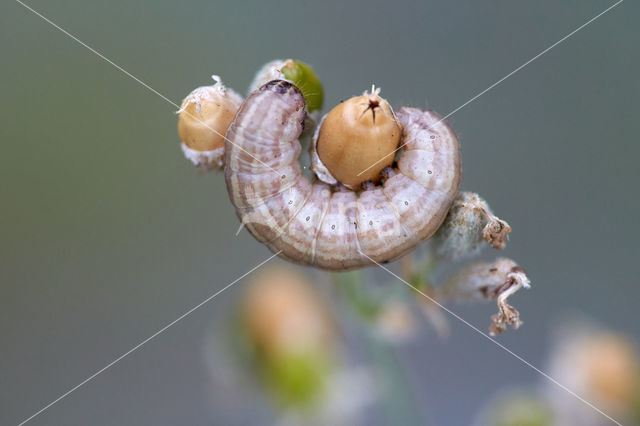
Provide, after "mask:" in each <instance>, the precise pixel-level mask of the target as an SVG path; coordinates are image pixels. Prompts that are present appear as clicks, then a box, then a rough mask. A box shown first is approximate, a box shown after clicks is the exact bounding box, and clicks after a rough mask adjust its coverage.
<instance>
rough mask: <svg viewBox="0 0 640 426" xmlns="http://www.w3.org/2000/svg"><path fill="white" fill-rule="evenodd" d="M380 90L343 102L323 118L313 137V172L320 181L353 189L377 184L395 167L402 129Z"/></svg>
mask: <svg viewBox="0 0 640 426" xmlns="http://www.w3.org/2000/svg"><path fill="white" fill-rule="evenodd" d="M379 91H380V90H379V89H378V90H373V91H372V93H371V94H369V93H368V92H365V93H364V94H363V95H362V96H356V97H353V98H351V99H349V100H347V101H344V102H342V103H341V104H339V105H338V106H336V107H335V108H333V109H332V110H331V111H330V112H329V113H328V114H327V115H326V116H325V117H324V119H323V121H322V123H321V125H320V128H319V130H318V131H317V132H316V135H315V136H314V144H313V146H314V147H315V150H316V152H317V158H316V156H315V155H314V154H313V152H312V157H313V158H312V162H313V165H312V169H313V170H314V171H315V172H316V174H317V175H318V177H319V178H320V179H321V180H323V181H325V182H327V183H336V181H337V182H340V183H342V184H343V185H345V186H347V187H350V188H354V187H357V186H358V185H360V184H361V183H363V182H365V181H369V180H371V181H374V182H375V181H378V180H379V179H380V172H381V171H382V169H384V168H385V167H387V166H390V165H391V164H393V160H394V158H395V151H396V149H397V147H398V143H399V141H400V134H401V130H400V126H399V125H398V122H397V119H396V116H395V114H394V113H393V110H392V109H391V106H390V105H389V103H388V102H387V101H386V100H385V99H383V98H381V97H380V96H378V93H379ZM312 149H313V148H312ZM327 173H328V174H329V175H330V176H327ZM332 180H333V181H332Z"/></svg>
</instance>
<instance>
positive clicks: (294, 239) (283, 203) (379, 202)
mask: <svg viewBox="0 0 640 426" xmlns="http://www.w3.org/2000/svg"><path fill="white" fill-rule="evenodd" d="M305 115H306V112H305V100H304V98H303V96H302V93H301V91H300V90H299V89H298V88H297V87H296V86H295V85H293V84H292V83H290V82H288V81H284V80H273V81H270V82H269V83H267V84H265V85H264V86H262V87H261V88H259V89H258V90H256V91H254V92H252V93H251V94H250V95H249V96H248V97H247V99H246V100H245V101H244V103H243V104H242V106H241V107H240V109H239V111H238V113H237V114H236V116H235V118H234V120H233V121H232V123H231V125H230V126H229V128H228V130H227V134H226V138H227V141H226V142H225V180H226V184H227V190H228V192H229V197H230V199H231V201H232V203H233V205H234V206H235V208H236V212H237V214H238V217H239V219H240V220H241V221H242V223H243V224H244V225H245V226H246V227H247V229H248V230H249V231H250V232H251V234H253V236H254V237H255V238H256V239H258V240H259V241H260V242H262V243H263V244H265V245H266V246H267V247H269V248H270V249H271V250H272V251H273V252H274V253H279V255H280V256H282V257H284V258H286V259H289V260H291V261H293V262H296V263H300V264H304V265H311V266H315V267H318V268H322V269H327V270H334V271H346V270H350V269H356V268H360V267H363V266H367V265H371V264H373V261H375V262H379V263H385V262H388V261H392V260H394V259H397V258H398V257H400V256H402V255H404V254H406V253H407V252H409V251H410V250H412V249H413V248H414V247H415V246H416V245H418V244H419V243H421V242H422V241H425V240H426V239H428V238H429V237H431V236H432V235H433V234H434V232H435V231H436V230H437V229H438V227H439V226H440V225H441V223H442V222H443V221H444V219H445V217H446V214H447V211H448V210H449V208H450V207H451V204H452V202H453V200H454V198H455V196H456V194H457V193H458V189H459V186H460V181H461V175H462V171H461V169H462V166H461V159H460V144H459V142H458V138H457V137H456V135H455V133H454V132H453V130H452V129H451V128H450V127H449V125H448V124H447V123H445V122H444V121H443V120H442V119H441V117H440V116H439V115H438V114H437V113H435V112H432V111H422V110H419V109H416V108H407V107H403V108H401V109H400V110H399V111H398V112H397V114H396V115H397V118H398V121H399V124H400V127H401V129H402V136H401V146H403V152H402V153H401V155H400V157H399V159H398V161H397V167H393V168H391V167H389V168H387V169H386V171H385V173H384V176H385V179H384V183H383V185H377V186H375V185H369V186H367V187H366V188H365V189H363V190H361V191H352V190H349V189H345V188H341V189H340V190H335V188H332V186H330V185H328V184H326V183H324V182H321V181H319V180H316V181H315V182H311V181H309V179H308V178H307V177H306V176H305V175H303V174H302V170H301V166H300V164H299V162H298V157H299V155H300V151H301V146H300V142H299V141H298V138H299V137H300V135H301V133H302V131H303V126H304V119H305ZM372 260H373V261H372Z"/></svg>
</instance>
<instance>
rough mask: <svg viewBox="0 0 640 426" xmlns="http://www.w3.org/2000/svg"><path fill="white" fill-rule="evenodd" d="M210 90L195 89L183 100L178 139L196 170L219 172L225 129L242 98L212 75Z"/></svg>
mask: <svg viewBox="0 0 640 426" xmlns="http://www.w3.org/2000/svg"><path fill="white" fill-rule="evenodd" d="M213 79H214V80H215V81H216V83H215V84H214V85H213V86H203V87H198V88H197V89H195V90H194V91H192V92H191V93H189V95H188V96H187V97H186V98H184V100H183V101H182V105H181V107H180V110H179V111H178V114H179V118H178V136H179V137H180V140H181V141H182V145H181V146H182V151H183V152H184V155H185V157H186V158H187V159H188V160H189V161H191V162H192V163H193V164H194V165H196V166H203V167H207V168H210V169H222V167H223V166H224V140H225V133H226V132H227V127H229V124H231V121H232V120H233V118H234V117H235V115H236V112H237V111H238V109H239V108H240V105H241V104H242V97H241V96H240V95H238V94H237V93H236V92H234V91H233V90H232V89H229V88H227V87H225V86H224V85H223V84H222V81H221V80H220V77H218V76H216V75H214V76H213Z"/></svg>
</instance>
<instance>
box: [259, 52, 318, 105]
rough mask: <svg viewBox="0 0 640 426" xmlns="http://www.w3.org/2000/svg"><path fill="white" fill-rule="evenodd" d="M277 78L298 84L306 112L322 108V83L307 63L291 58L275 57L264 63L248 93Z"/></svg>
mask: <svg viewBox="0 0 640 426" xmlns="http://www.w3.org/2000/svg"><path fill="white" fill-rule="evenodd" d="M278 79H282V80H288V81H290V82H292V83H293V84H295V85H296V86H298V88H299V89H300V90H301V91H302V95H303V96H304V99H305V101H306V103H307V112H310V113H311V112H314V111H319V110H320V109H321V108H322V102H323V100H324V91H323V89H322V83H321V82H320V80H319V79H318V77H317V76H316V74H315V73H314V72H313V70H312V69H311V67H310V66H309V65H307V64H305V63H304V62H300V61H296V60H293V59H286V60H281V59H276V60H273V61H270V62H267V63H266V64H264V65H263V66H262V68H260V70H259V71H258V72H257V73H256V75H255V77H254V78H253V81H252V82H251V84H250V85H249V93H251V92H253V91H254V90H257V89H258V88H260V87H261V86H262V85H263V84H266V83H267V82H269V81H271V80H278Z"/></svg>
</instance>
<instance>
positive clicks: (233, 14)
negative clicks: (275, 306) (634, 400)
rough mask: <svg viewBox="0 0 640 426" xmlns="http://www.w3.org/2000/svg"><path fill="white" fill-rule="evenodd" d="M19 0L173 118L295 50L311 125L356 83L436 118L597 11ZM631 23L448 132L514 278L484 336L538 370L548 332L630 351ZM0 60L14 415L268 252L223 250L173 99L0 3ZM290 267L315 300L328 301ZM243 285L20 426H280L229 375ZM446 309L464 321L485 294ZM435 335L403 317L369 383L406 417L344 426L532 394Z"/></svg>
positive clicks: (478, 105)
mask: <svg viewBox="0 0 640 426" xmlns="http://www.w3.org/2000/svg"><path fill="white" fill-rule="evenodd" d="M28 4H29V5H30V6H31V7H33V8H34V9H36V10H37V11H39V12H40V13H42V14H43V15H45V16H46V17H48V18H49V19H51V20H52V21H53V22H55V23H56V24H58V25H60V26H61V27H63V28H64V29H66V30H67V31H69V32H70V33H72V34H74V35H75V36H77V37H78V38H79V39H81V40H83V41H84V42H86V43H87V44H88V45H90V46H92V47H93V48H95V49H96V50H98V51H100V52H102V53H103V54H104V55H106V56H107V57H109V58H110V59H111V60H113V61H114V62H115V63H117V64H118V65H120V66H122V67H123V68H124V69H126V70H127V71H129V72H130V73H132V74H133V75H135V76H137V77H138V78H140V79H141V80H143V81H145V82H146V83H147V84H149V85H150V86H152V87H153V88H154V89H155V90H157V91H158V92H160V93H162V94H163V95H165V96H166V97H167V98H169V99H171V100H173V102H175V103H179V102H180V100H181V99H182V98H183V97H184V96H185V95H186V94H187V93H188V92H190V91H191V90H192V89H193V88H195V87H197V86H201V85H205V84H212V83H211V80H210V75H211V74H214V73H215V74H219V75H220V76H222V78H223V80H224V81H225V83H226V84H228V85H229V86H231V87H233V88H235V89H236V90H237V91H239V92H242V93H244V91H245V88H246V87H247V85H248V84H249V82H250V80H251V78H252V76H253V74H254V72H255V71H256V70H257V69H258V67H259V66H260V65H262V64H263V63H265V62H266V61H268V60H270V59H273V58H282V57H293V58H300V59H303V60H304V61H306V62H308V63H310V64H311V65H312V66H313V67H314V70H315V71H316V73H317V74H318V75H319V77H320V78H321V80H322V82H323V84H324V87H325V96H326V98H325V110H328V109H329V108H331V107H332V106H333V105H335V104H336V103H337V102H338V101H339V100H341V99H345V98H347V97H349V96H351V95H354V94H360V93H361V92H362V91H363V90H365V89H367V88H369V87H370V86H371V84H372V83H375V84H376V86H381V87H382V88H383V92H382V95H383V96H384V97H386V98H387V99H388V100H389V101H390V102H391V104H392V105H394V106H400V105H413V106H418V107H429V108H432V109H435V110H437V111H439V112H440V113H441V114H443V115H444V114H447V113H449V112H450V111H452V110H454V109H455V108H457V107H458V106H460V105H462V104H463V103H465V102H466V101H467V100H469V99H470V98H472V97H473V96H475V95H476V94H477V93H478V92H480V91H482V90H484V89H485V88H486V87H488V86H489V85H491V84H492V83H494V82H495V81H497V80H498V79H500V78H502V77H503V76H505V75H506V74H508V73H509V72H511V71H512V70H514V69H515V68H516V67H518V66H520V65H521V64H522V63H524V62H525V61H527V60H529V59H530V58H532V57H533V56H535V55H536V54H538V53H539V52H540V51H542V50H543V49H545V48H546V47H548V46H549V45H551V44H553V43H554V42H556V41H557V40H559V39H560V38H562V37H563V36H565V35H566V34H568V33H569V32H570V31H572V30H573V29H575V28H577V27H578V26H580V25H582V24H583V23H585V22H586V21H587V20H589V19H591V18H592V17H594V16H595V15H597V14H598V13H600V12H601V11H603V10H604V9H605V8H607V7H608V6H609V5H611V4H612V2H606V1H584V0H583V1H577V0H576V1H562V2H557V1H547V0H542V1H539V2H535V3H533V2H496V1H493V2H477V1H471V0H468V1H447V2H444V1H414V2H388V1H384V2H383V1H369V2H358V3H356V2H332V1H323V2H314V3H307V2H303V1H295V2H293V1H292V2H277V3H276V2H262V1H245V2H211V1H200V0H187V1H183V2H175V1H165V0H159V1H143V0H130V1H127V2H122V1H116V2H114V1H111V2H84V1H80V0H61V1H57V2H48V1H44V0H30V1H29V2H28ZM638 18H640V6H638V4H637V3H634V2H631V1H625V2H623V3H622V4H620V5H619V6H618V7H616V8H614V9H613V10H612V11H611V12H609V13H607V14H605V15H604V16H602V17H601V18H599V19H598V20H596V21H595V22H593V23H592V24H591V25H589V26H587V27H586V28H585V29H583V30H582V31H580V32H578V33H577V34H575V35H574V36H573V37H571V38H569V39H568V40H567V41H566V42H564V43H562V44H560V45H558V46H557V47H556V48H554V49H553V50H551V51H550V52H548V53H546V54H545V55H544V56H542V57H540V58H539V59H537V60H536V61H534V62H533V63H531V64H530V65H528V66H527V67H525V68H524V69H522V70H521V71H519V72H518V73H516V74H515V75H513V76H512V77H510V78H509V79H507V80H506V81H504V82H503V83H502V84H500V85H498V86H497V87H495V88H494V89H493V90H491V91H489V92H488V93H486V94H485V95H483V96H481V97H480V98H479V99H477V100H476V101H474V102H472V103H471V104H469V105H467V106H466V107H464V108H463V109H461V110H460V111H458V112H457V113H456V114H455V115H453V116H452V117H451V118H450V119H449V120H448V121H449V122H450V123H451V125H452V126H453V128H454V129H455V130H456V132H457V133H458V135H459V137H460V140H461V143H462V149H463V163H464V175H463V176H464V177H463V189H465V190H471V191H474V192H478V193H479V194H481V195H482V196H483V197H484V198H485V199H486V200H487V201H488V202H489V203H490V205H491V207H492V208H493V210H494V211H495V212H496V214H498V215H499V216H500V217H501V218H503V219H505V220H507V221H508V222H509V223H510V225H511V226H512V227H513V233H512V234H511V239H510V242H509V244H508V246H507V249H506V250H505V251H504V252H501V253H496V252H495V251H492V250H485V251H484V252H483V254H482V257H483V258H485V259H492V258H494V257H495V256H497V255H505V256H508V257H510V258H513V259H515V260H516V261H517V262H518V263H519V264H520V265H521V266H523V267H524V268H525V269H526V270H527V273H528V275H529V277H530V278H531V280H532V285H533V288H532V289H531V290H530V291H520V292H519V293H518V294H517V295H516V296H515V297H513V298H512V300H511V302H512V303H513V304H514V305H515V306H517V308H518V309H519V311H520V313H521V315H522V319H523V320H524V325H523V326H522V327H521V328H520V329H519V330H517V331H513V330H509V331H508V332H507V333H506V334H503V335H500V336H499V337H498V339H499V341H500V342H501V343H503V344H504V345H506V346H507V347H509V348H510V349H511V350H513V351H514V352H516V353H518V354H520V355H521V356H523V357H524V358H525V359H527V360H528V361H530V362H531V363H533V364H534V365H536V366H539V367H541V368H547V367H549V368H551V367H552V366H553V365H556V364H554V363H553V359H552V358H553V356H552V353H553V348H554V347H555V346H554V345H555V344H556V343H557V339H558V338H557V331H558V330H559V329H561V328H562V326H564V325H566V324H567V321H569V320H568V319H569V318H576V317H578V318H585V319H587V321H588V322H589V323H591V324H596V325H597V327H602V328H604V329H607V330H613V331H615V332H616V333H623V334H624V335H625V336H626V337H625V338H626V339H628V341H630V342H631V344H632V345H637V344H638V340H639V339H640V321H638V308H637V307H638V301H639V299H640V285H639V284H640V280H639V278H638V276H639V275H638V271H637V268H638V259H639V256H638V255H639V250H638V242H639V241H640V225H638V217H640V197H638V189H637V185H638V183H639V182H640V168H639V167H637V161H638V158H639V157H640V145H639V144H638V143H637V142H638V134H639V133H640V120H638V119H637V117H636V116H637V115H638V113H639V112H640V107H639V103H638V99H639V95H640V79H638V76H639V75H640V57H639V56H638V49H637V46H638V45H640V33H639V32H638V26H637V21H638ZM0 55H1V56H0V61H1V66H0V70H1V71H0V75H1V76H2V78H1V79H0V93H2V106H1V107H0V108H1V109H2V113H1V114H0V141H1V144H2V151H1V154H0V182H2V184H1V185H0V200H1V201H0V203H1V209H0V236H1V237H0V291H1V295H0V423H1V424H17V423H19V422H20V421H22V420H24V419H25V418H27V417H28V416H30V415H31V414H33V413H34V412H36V411H37V410H39V409H40V408H42V407H43V406H44V405H45V404H47V403H49V402H51V401H52V400H53V399H55V398H57V397H58V396H60V395H61V394H62V393H64V392H65V391H67V390H68V389H70V388H72V387H73V386H75V385H76V384H78V383H79V382H81V381H82V380H84V379H85V378H86V377H88V376H89V375H90V374H92V373H93V372H95V371H97V370H98V369H100V368H102V367H103V366H105V365H106V364H108V363H109V362H111V361H112V360H113V359H115V358H116V357H118V356H119V355H121V354H122V353H124V352H126V351H127V350H129V349H130V348H131V347H133V346H134V345H136V344H137V343H138V342H140V341H141V340H143V339H145V338H147V337H148V336H150V335H151V334H153V333H154V332H156V331H157V330H158V329H160V328H161V327H162V326H164V325H165V324H167V323H169V322H170V321H172V320H174V319H175V318H176V317H178V316H179V315H181V314H182V313H183V312H185V311H186V310H187V309H189V308H191V307H192V306H194V305H196V304H197V303H199V302H200V301H202V300H203V299H205V298H206V297H208V296H209V295H211V294H213V293H214V292H216V291H218V290H219V289H221V288H223V287H224V286H226V285H227V284H229V283H230V282H231V281H233V280H235V279H236V278H237V277H239V276H241V275H242V274H244V273H245V272H246V271H247V270H249V269H250V268H252V267H253V266H255V265H256V264H258V263H260V262H261V261H263V260H264V259H266V258H267V257H268V256H269V255H270V253H269V252H268V250H267V249H266V248H265V247H264V246H262V245H261V244H259V243H258V242H256V241H255V240H254V239H253V238H252V237H251V236H250V235H249V234H248V233H247V232H246V231H244V232H241V233H240V234H239V235H238V236H235V233H236V230H237V228H238V220H237V218H236V216H235V212H234V210H233V207H232V205H231V204H230V202H229V201H228V198H227V193H226V189H225V185H224V179H223V178H222V176H221V175H219V174H218V175H216V174H203V173H199V172H198V171H197V170H196V169H194V168H193V167H192V166H191V164H190V163H188V162H187V161H186V160H185V159H184V158H183V156H182V153H181V152H180V148H179V141H178V137H177V133H176V123H177V119H176V116H175V115H174V114H173V112H174V111H175V108H174V107H173V106H172V105H171V104H169V103H168V102H166V101H165V100H163V99H162V98H160V97H159V96H158V95H156V94H154V93H152V92H150V91H149V90H147V89H145V88H144V87H142V86H141V85H140V84H138V83H137V82H135V81H133V80H132V79H130V78H129V77H127V76H125V75H124V74H122V73H121V72H120V71H118V70H117V69H115V68H114V67H113V66H111V65H110V64H108V63H106V62H105V61H103V60H102V59H100V58H99V57H98V56H96V55H95V54H94V53H91V52H90V51H88V50H87V49H85V48H84V47H82V46H80V45H79V44H78V43H76V42H74V41H73V40H71V39H70V38H69V37H67V36H65V35H64V34H63V33H61V32H60V31H58V30H57V29H55V28H53V27H52V26H51V25H49V24H47V23H46V22H45V21H43V20H42V19H41V18H39V17H38V16H36V15H34V14H33V13H32V12H30V11H29V10H27V9H25V8H24V7H22V6H21V5H20V4H19V3H16V2H12V1H7V2H3V4H2V5H0ZM274 263H277V262H276V261H274ZM392 267H394V268H395V267H396V266H393V265H392ZM297 271H298V273H302V274H306V275H307V276H308V277H311V278H309V279H310V280H312V281H313V286H315V287H314V288H315V290H316V291H320V292H325V291H327V289H326V288H325V287H328V286H331V284H330V283H328V282H327V280H326V279H324V278H322V275H318V274H317V273H315V272H313V271H310V270H305V269H302V268H299V269H297ZM367 274H368V275H367V277H368V278H367V279H368V280H370V281H372V282H376V283H378V285H382V286H386V287H387V288H389V287H392V286H398V287H399V286H403V284H402V283H400V282H399V281H397V280H394V279H393V278H392V277H391V276H389V275H388V274H387V273H386V272H384V271H382V270H379V269H378V270H376V269H371V270H370V271H367ZM325 278H326V277H325ZM245 283H246V281H241V282H239V283H237V284H236V285H234V286H232V287H231V288H229V289H228V290H227V291H225V292H224V293H222V294H221V295H220V296H218V297H216V298H215V299H214V300H212V301H211V302H210V303H208V304H206V305H205V306H203V307H202V308H201V309H199V310H198V311H196V312H195V313H193V314H192V315H190V316H188V317H187V318H185V319H184V320H182V321H181V322H179V323H178V324H177V325H175V326H174V327H172V328H170V329H169V330H168V331H166V332H165V333H163V334H161V335H160V336H158V337H157V338H156V339H154V340H153V341H151V342H150V343H149V344H147V345H146V346H144V347H142V348H141V349H139V350H138V351H136V352H134V353H133V354H131V355H130V356H129V357H127V358H125V359H124V360H122V361H121V362H119V363H118V364H116V365H114V366H113V367H112V368H110V369H109V370H107V371H105V372H104V373H103V374H101V375H99V376H98V377H96V378H95V379H94V380H92V381H91V382H89V383H87V384H86V385H84V386H83V387H81V388H80V389H78V390H77V391H76V392H74V393H73V394H71V395H69V396H68V397H67V398H65V399H63V400H62V401H60V402H59V403H57V404H56V405H55V406H53V407H52V408H51V409H49V410H48V411H46V412H44V413H43V414H41V415H40V416H38V417H36V418H35V419H33V420H32V422H31V424H34V425H87V424H96V425H115V424H118V425H134V424H153V425H174V424H186V425H212V424H215V425H226V424H274V423H276V422H278V421H280V417H279V414H278V412H277V409H275V408H273V407H274V405H273V404H272V403H271V402H270V401H271V400H270V399H269V397H265V396H264V395H262V393H261V390H260V389H261V388H260V385H258V384H255V383H254V384H251V382H249V384H248V385H247V386H246V387H242V386H240V385H239V383H241V380H240V379H237V380H236V379H233V377H235V376H233V374H240V373H243V372H244V374H245V375H247V376H248V377H249V379H251V377H253V376H252V374H251V372H250V371H248V370H245V369H244V368H243V367H242V365H243V364H241V363H240V364H237V365H236V364H234V359H235V357H236V355H235V353H234V352H233V349H232V345H231V344H229V342H228V339H227V336H229V335H232V336H233V335H234V334H237V333H235V332H234V331H230V327H231V324H232V323H233V322H234V319H233V318H236V317H237V313H238V310H239V308H238V306H241V305H242V303H243V302H242V300H243V297H244V296H243V295H244V294H245V293H244V292H245V291H246V286H243V284H245ZM329 300H335V299H331V298H329ZM332 303H333V302H328V305H329V306H333V305H332ZM452 309H453V310H454V311H455V312H457V313H458V314H459V315H461V316H462V317H464V318H465V319H466V320H468V321H469V322H471V323H472V324H474V325H476V326H478V327H479V328H480V329H482V330H485V329H486V326H487V322H488V316H489V315H490V314H492V313H494V311H495V305H494V304H490V303H489V304H473V305H454V306H452ZM338 317H339V316H338ZM336 321H339V323H340V329H341V330H342V331H340V332H339V333H338V335H339V341H340V342H341V343H340V346H341V349H340V351H341V352H342V353H343V354H348V358H349V359H351V360H352V361H350V365H351V364H353V365H360V364H363V365H367V364H370V363H371V362H372V360H371V359H370V354H368V353H367V352H368V351H369V350H368V349H367V348H366V347H363V346H362V341H361V332H360V331H361V327H362V324H358V320H357V319H354V316H349V315H345V316H343V317H341V318H338V319H336ZM571 321H573V320H571ZM449 323H450V327H451V332H450V335H449V337H447V338H441V337H438V336H437V335H436V333H434V332H433V330H432V329H430V328H429V326H428V324H427V323H426V321H424V319H420V318H419V319H418V323H417V324H416V331H415V336H414V337H413V338H412V339H411V340H410V341H409V342H407V343H404V344H401V345H394V346H393V352H394V356H395V357H396V358H397V359H399V360H400V364H401V366H402V368H403V369H404V370H405V371H404V375H403V377H404V378H405V379H404V380H406V379H407V378H408V379H409V382H408V383H409V384H407V382H406V381H404V382H403V381H399V382H398V383H396V384H392V385H390V386H392V389H395V393H396V394H401V395H409V396H412V397H413V400H412V401H410V402H408V403H409V404H410V406H411V407H412V408H411V410H402V409H401V410H400V413H401V414H397V415H398V416H400V417H393V415H391V417H389V412H388V411H385V410H386V408H385V407H384V405H383V404H382V403H381V401H380V400H377V401H376V400H373V401H370V402H369V404H370V405H369V406H368V407H369V408H368V409H367V412H368V413H369V415H368V416H367V415H365V416H364V417H360V418H358V420H357V421H360V422H366V424H391V423H394V424H434V425H469V424H471V423H472V422H474V421H477V418H478V413H481V412H482V411H483V410H486V407H487V404H490V401H491V400H492V399H493V398H494V395H497V394H500V393H501V392H503V391H504V389H509V388H524V389H533V388H536V387H538V386H541V385H542V384H544V383H545V381H544V378H542V377H541V376H540V375H539V374H538V373H536V372H535V371H534V370H532V369H531V368H529V367H527V366H525V365H523V364H522V363H521V362H520V361H518V360H516V359H515V358H513V357H512V356H511V355H509V354H507V353H506V352H505V351H503V350H501V349H500V348H498V347H497V346H496V345H494V344H492V343H491V342H489V341H488V340H487V339H485V338H483V337H482V336H480V335H478V334H477V333H476V332H474V331H473V330H471V329H469V328H468V327H467V326H465V325H464V324H462V323H460V322H458V321H456V320H453V319H451V320H450V321H449ZM218 360H219V362H218ZM353 360H355V361H353ZM216 366H217V367H216ZM216 368H217V370H216ZM220 369H222V370H224V371H227V372H228V373H229V374H231V377H232V379H231V380H222V379H221V378H220V371H219V370H220ZM216 371H217V372H216ZM561 371H563V370H562V369H561ZM247 373H248V374H247ZM243 380H244V379H243ZM229 381H230V382H231V383H235V384H236V385H237V386H234V392H237V393H230V392H229V388H228V385H227V384H228V382H229ZM225 383H227V384H225ZM393 386H395V388H393ZM238 389H239V390H238ZM345 389H348V388H345ZM345 393H348V392H346V391H345ZM231 394H232V395H234V398H232V400H233V403H230V402H229V400H230V399H231V398H228V396H229V395H231ZM403 412H404V413H409V412H411V413H417V417H408V415H407V416H406V417H403V416H402V413H403ZM380 413H385V415H381V414H380ZM385 416H386V417H385ZM390 419H391V420H390ZM605 420H606V419H600V421H603V422H604V423H603V424H610V423H606V421H605ZM353 421H354V422H355V421H356V420H353Z"/></svg>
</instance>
